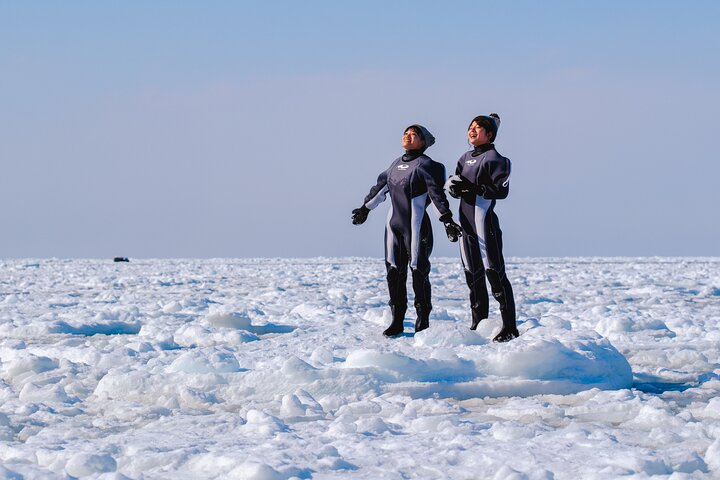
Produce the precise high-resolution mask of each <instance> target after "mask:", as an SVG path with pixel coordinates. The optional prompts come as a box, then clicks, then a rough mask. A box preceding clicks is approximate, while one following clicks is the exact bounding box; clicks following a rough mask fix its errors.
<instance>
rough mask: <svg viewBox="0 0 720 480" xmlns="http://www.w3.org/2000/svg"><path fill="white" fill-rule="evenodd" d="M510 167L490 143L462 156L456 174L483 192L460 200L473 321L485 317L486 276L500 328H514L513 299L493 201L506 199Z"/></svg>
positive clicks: (486, 301) (464, 256)
mask: <svg viewBox="0 0 720 480" xmlns="http://www.w3.org/2000/svg"><path fill="white" fill-rule="evenodd" d="M510 168H511V164H510V160H509V159H507V158H505V157H503V156H502V155H500V154H499V153H498V152H497V151H496V150H495V146H494V145H493V144H486V145H480V146H478V147H475V149H474V150H472V151H469V152H466V153H465V154H463V156H462V157H460V160H458V164H457V169H456V171H455V174H456V175H462V176H463V177H465V178H467V179H468V180H470V181H471V182H473V183H474V184H476V185H478V187H479V189H480V190H481V192H479V193H482V194H477V195H476V194H473V193H468V194H465V195H464V196H462V198H461V200H460V226H461V227H462V229H463V236H462V239H461V241H460V242H461V243H460V253H461V256H462V263H463V266H464V267H465V279H466V281H467V285H468V287H469V288H470V306H471V308H472V310H473V318H474V319H477V320H478V321H479V319H483V318H487V316H488V307H489V306H488V292H487V286H486V285H485V276H486V275H487V279H488V281H489V282H490V288H491V289H492V293H493V296H494V297H495V299H496V300H497V301H498V303H499V304H500V313H501V315H502V319H503V325H504V326H506V327H512V328H515V299H514V297H513V291H512V287H511V286H510V281H509V280H508V278H507V276H506V274H505V260H504V259H503V254H502V231H501V230H500V224H499V222H498V218H497V215H495V202H496V200H499V199H503V198H506V197H507V196H508V193H509V191H510Z"/></svg>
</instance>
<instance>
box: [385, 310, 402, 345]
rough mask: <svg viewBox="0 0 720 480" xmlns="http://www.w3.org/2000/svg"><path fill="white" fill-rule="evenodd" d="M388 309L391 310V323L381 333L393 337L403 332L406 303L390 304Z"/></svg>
mask: <svg viewBox="0 0 720 480" xmlns="http://www.w3.org/2000/svg"><path fill="white" fill-rule="evenodd" d="M390 310H392V317H393V319H392V323H391V324H390V326H389V327H388V328H387V329H385V331H384V332H383V335H385V336H386V337H395V336H397V335H400V334H401V333H403V321H404V320H405V311H406V310H407V305H392V306H391V307H390Z"/></svg>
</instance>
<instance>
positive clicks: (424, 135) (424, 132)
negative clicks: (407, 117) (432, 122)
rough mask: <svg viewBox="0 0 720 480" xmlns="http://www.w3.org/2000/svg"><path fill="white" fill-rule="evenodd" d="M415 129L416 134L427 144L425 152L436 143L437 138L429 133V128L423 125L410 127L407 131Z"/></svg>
mask: <svg viewBox="0 0 720 480" xmlns="http://www.w3.org/2000/svg"><path fill="white" fill-rule="evenodd" d="M411 128H412V129H413V130H414V131H415V133H416V134H417V135H418V137H420V139H421V140H422V141H423V142H424V143H425V146H424V147H423V150H425V149H427V148H430V147H431V146H432V145H433V144H434V143H435V137H433V134H432V133H430V132H429V131H428V129H427V128H425V127H423V126H422V125H417V124H415V125H410V126H409V127H407V128H406V129H405V131H406V132H407V131H408V130H410V129H411Z"/></svg>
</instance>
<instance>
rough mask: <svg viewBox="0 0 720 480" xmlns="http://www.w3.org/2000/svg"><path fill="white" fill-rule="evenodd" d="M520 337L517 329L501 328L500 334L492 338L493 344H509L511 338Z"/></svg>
mask: <svg viewBox="0 0 720 480" xmlns="http://www.w3.org/2000/svg"><path fill="white" fill-rule="evenodd" d="M519 336H520V332H518V331H517V328H515V327H503V328H502V330H500V333H498V334H497V335H495V338H493V342H500V343H503V342H509V341H510V340H512V339H513V338H517V337H519Z"/></svg>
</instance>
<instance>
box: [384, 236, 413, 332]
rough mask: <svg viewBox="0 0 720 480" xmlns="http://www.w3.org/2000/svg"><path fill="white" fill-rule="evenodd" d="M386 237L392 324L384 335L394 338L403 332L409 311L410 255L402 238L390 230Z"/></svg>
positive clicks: (386, 265)
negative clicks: (408, 265)
mask: <svg viewBox="0 0 720 480" xmlns="http://www.w3.org/2000/svg"><path fill="white" fill-rule="evenodd" d="M385 237H386V238H385V249H386V251H385V269H386V271H387V276H386V279H387V285H388V293H389V294H390V301H389V302H388V305H390V310H391V312H392V323H391V324H390V326H389V327H388V328H387V329H386V330H385V331H384V332H383V334H384V335H385V336H387V337H392V336H395V335H399V334H401V333H402V332H403V321H404V319H405V312H406V311H407V263H408V255H407V250H406V249H405V245H404V243H403V241H402V237H400V236H399V235H396V234H395V232H393V231H392V230H390V229H387V230H386V231H385Z"/></svg>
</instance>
